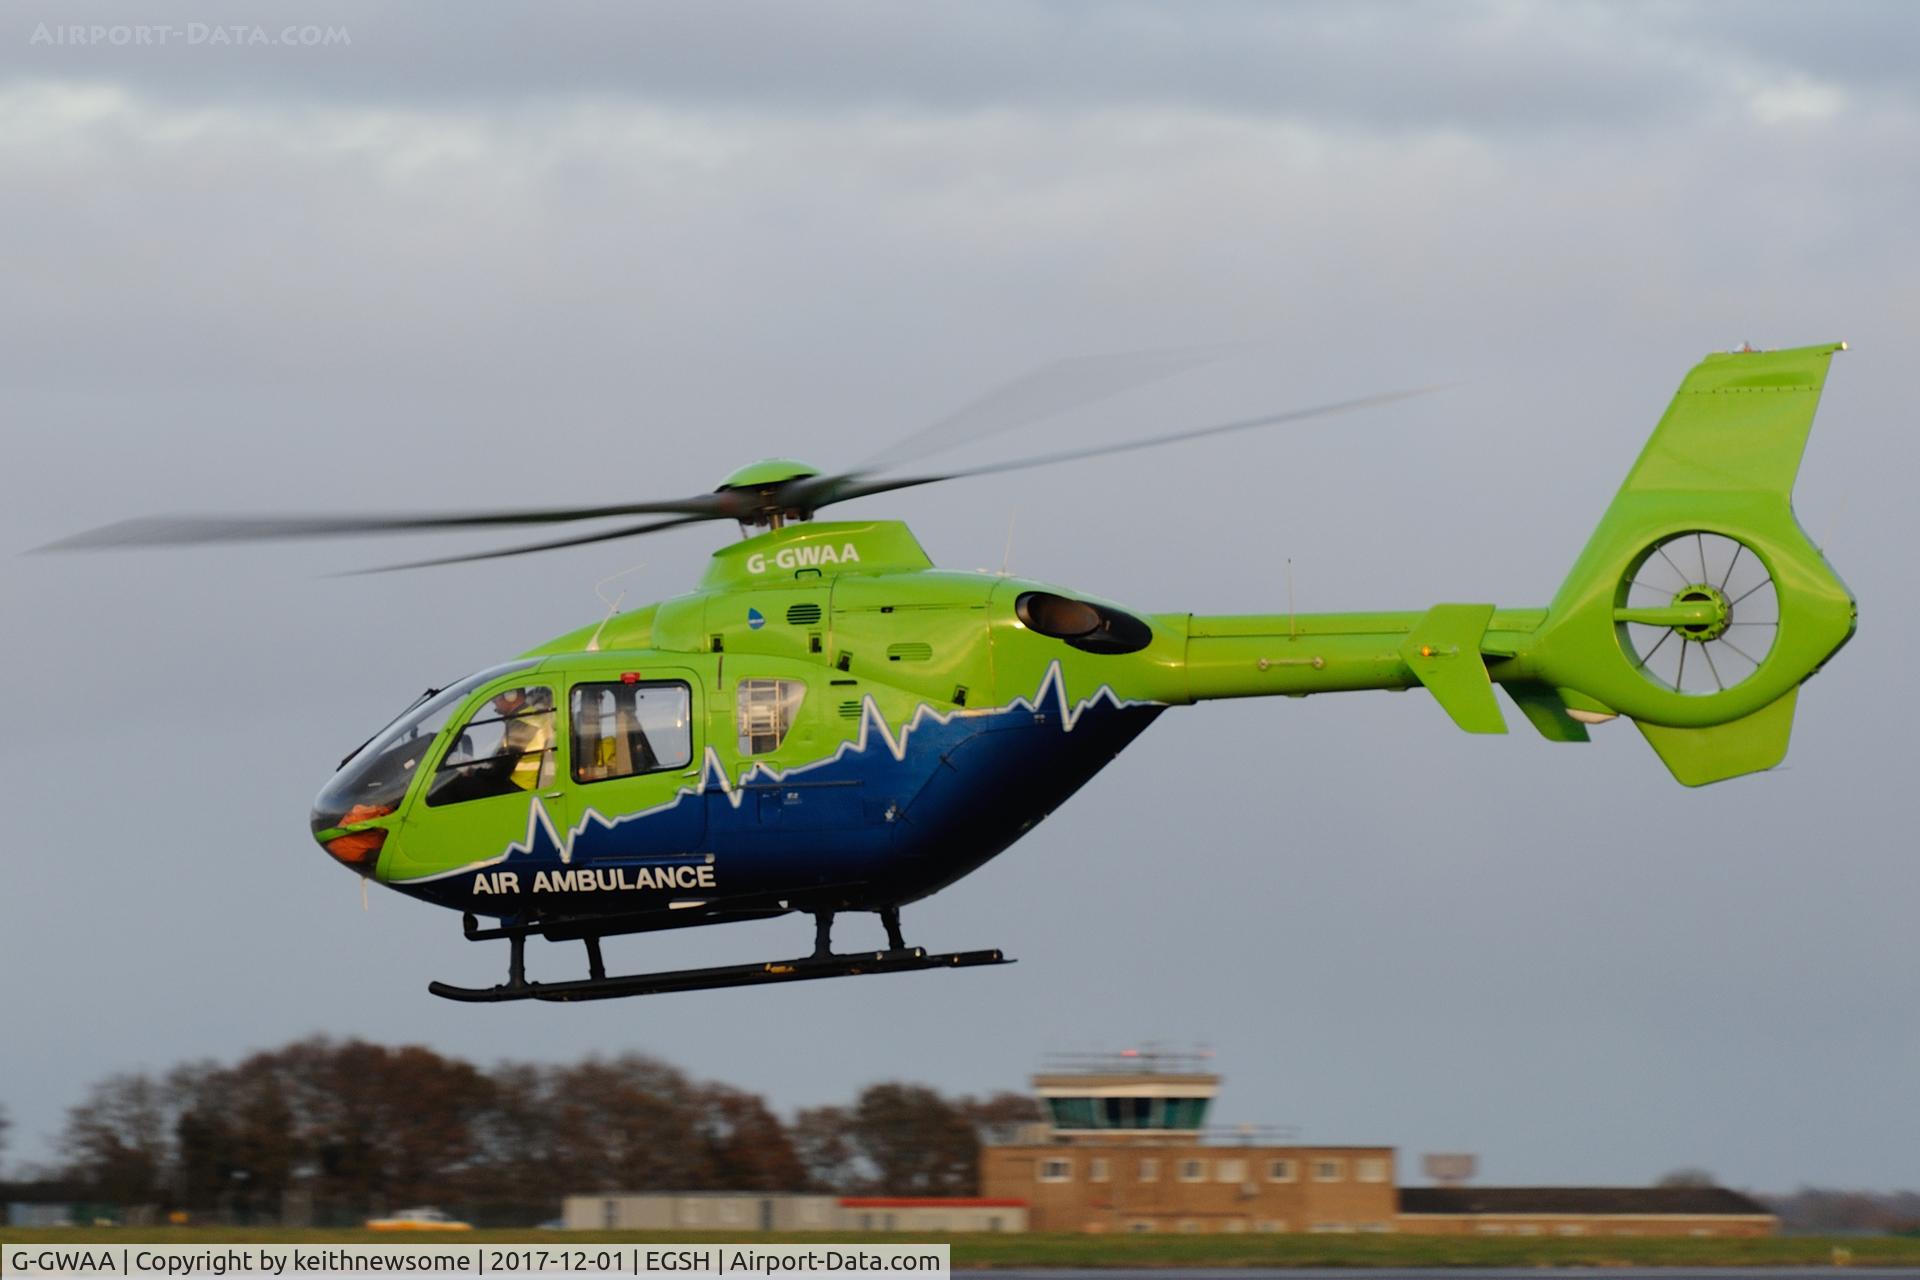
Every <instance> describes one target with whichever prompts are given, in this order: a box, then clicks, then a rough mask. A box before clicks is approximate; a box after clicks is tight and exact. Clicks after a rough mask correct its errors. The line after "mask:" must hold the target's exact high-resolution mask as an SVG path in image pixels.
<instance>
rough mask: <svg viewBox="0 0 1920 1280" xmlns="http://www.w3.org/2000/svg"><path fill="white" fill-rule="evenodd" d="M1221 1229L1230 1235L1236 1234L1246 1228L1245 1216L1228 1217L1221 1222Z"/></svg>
mask: <svg viewBox="0 0 1920 1280" xmlns="http://www.w3.org/2000/svg"><path fill="white" fill-rule="evenodd" d="M1221 1229H1222V1230H1224V1231H1225V1232H1226V1233H1227V1234H1228V1235H1230V1236H1237V1235H1239V1234H1240V1233H1241V1232H1243V1231H1245V1230H1246V1229H1247V1220H1246V1219H1245V1218H1228V1219H1227V1220H1226V1222H1225V1223H1223V1224H1222V1228H1221Z"/></svg>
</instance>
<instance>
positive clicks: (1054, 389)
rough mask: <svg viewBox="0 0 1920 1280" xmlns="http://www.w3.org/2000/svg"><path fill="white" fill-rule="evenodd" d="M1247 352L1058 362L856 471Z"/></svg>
mask: <svg viewBox="0 0 1920 1280" xmlns="http://www.w3.org/2000/svg"><path fill="white" fill-rule="evenodd" d="M1244 349H1245V344H1228V343H1220V344H1216V345H1213V346H1200V347H1169V348H1165V349H1158V350H1147V351H1115V352H1109V353H1107V354H1105V355H1092V356H1075V357H1072V358H1070V359H1066V360H1055V361H1053V362H1052V363H1050V364H1043V365H1041V366H1040V367H1038V368H1036V369H1029V370H1028V371H1027V372H1026V373H1023V374H1021V375H1020V376H1019V377H1017V378H1015V379H1013V380H1012V381H1011V382H1007V383H1003V384H1002V385H1000V386H998V387H995V388H994V389H993V390H991V391H989V392H987V393H985V394H984V395H981V396H979V397H978V398H976V399H973V400H970V401H968V402H967V403H966V404H964V405H962V406H961V407H960V408H958V409H956V410H954V411H953V412H952V413H950V414H948V415H947V416H946V417H944V418H941V419H940V420H939V421H937V422H933V423H930V424H928V425H927V426H925V427H922V428H921V429H920V430H918V431H916V432H914V433H913V434H912V435H910V436H908V437H906V438H905V439H904V440H901V441H899V442H897V443H895V444H892V445H889V446H888V447H887V448H885V449H882V450H881V451H880V452H878V453H876V454H874V455H873V456H872V457H870V458H868V459H867V460H866V461H865V462H863V463H861V464H860V465H859V466H858V467H856V468H855V470H856V471H859V472H863V473H864V472H871V471H883V470H886V469H887V468H890V467H897V466H899V465H901V464H902V463H906V462H912V461H914V460H915V459H917V458H925V457H928V456H930V455H932V454H936V453H942V452H945V451H946V450H948V449H954V448H958V447H959V446H960V445H963V444H969V443H971V442H973V441H975V440H984V439H986V438H987V437H988V436H993V435H998V434H1000V433H1001V432H1003V431H1011V430H1012V429H1013V428H1015V427H1020V426H1025V425H1026V424H1027V423H1029V422H1037V421H1039V420H1040V419H1042V418H1051V417H1053V416H1054V415H1055V414H1060V413H1065V412H1066V411H1067V410H1069V409H1079V408H1083V407H1085V406H1087V405H1090V404H1098V403H1099V402H1100V401H1102V400H1110V399H1112V398H1113V397H1114V396H1117V395H1119V394H1120V393H1121V392H1123V391H1131V390H1133V389H1134V388H1135V387H1144V386H1146V385H1148V384H1149V383H1154V382H1159V381H1161V380H1162V379H1164V378H1171V377H1173V376H1174V375H1175V374H1177V373H1185V372H1186V371H1187V370H1189V369H1197V368H1199V367H1200V366H1202V365H1207V364H1212V363H1214V362H1215V361H1217V360H1223V359H1225V358H1226V357H1228V356H1230V355H1232V354H1234V353H1235V352H1237V351H1241V350H1244Z"/></svg>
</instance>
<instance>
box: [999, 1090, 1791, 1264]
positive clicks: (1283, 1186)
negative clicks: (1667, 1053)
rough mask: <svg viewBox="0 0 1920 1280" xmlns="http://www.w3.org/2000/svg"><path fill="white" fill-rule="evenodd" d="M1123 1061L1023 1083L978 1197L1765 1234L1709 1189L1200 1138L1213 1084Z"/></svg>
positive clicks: (1235, 1225) (1162, 1227)
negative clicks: (1403, 1175)
mask: <svg viewBox="0 0 1920 1280" xmlns="http://www.w3.org/2000/svg"><path fill="white" fill-rule="evenodd" d="M1167 1065H1168V1063H1167V1060H1166V1059H1164V1058H1162V1059H1154V1058H1139V1057H1126V1058H1121V1059H1108V1060H1104V1061H1102V1062H1099V1063H1096V1064H1094V1069H1091V1070H1078V1071H1071V1072H1060V1073H1055V1074H1047V1075H1039V1076H1035V1077H1034V1080H1033V1086H1034V1092H1035V1093H1036V1094H1037V1095H1038V1096H1039V1099H1040V1101H1041V1103H1042V1105H1043V1106H1044V1108H1045V1110H1046V1114H1047V1119H1046V1121H1045V1122H1044V1123H1042V1124H1038V1125H1032V1126H1027V1127H1026V1128H1025V1129H1024V1131H1022V1132H1019V1133H1017V1134H1010V1135H1002V1136H1004V1137H1007V1138H1010V1139H1011V1140H1009V1141H1006V1142H990V1143H988V1144H987V1145H985V1146H983V1147H982V1149H981V1152H980V1193H981V1195H983V1196H986V1197H991V1198H995V1199H1000V1200H1010V1201H1020V1200H1023V1201H1025V1202H1026V1204H1027V1212H1028V1222H1029V1226H1030V1229H1031V1230H1034V1231H1135V1232H1149V1231H1152V1232H1163V1231H1185V1232H1206V1233H1214V1232H1235V1231H1276V1232H1278V1231H1285V1232H1336V1231H1337V1232H1389V1231H1391V1232H1402V1233H1406V1234H1421V1235H1482V1236H1490V1235H1522V1236H1527V1235H1554V1236H1581V1235H1616V1236H1674V1235H1691V1236H1730V1235H1731V1236H1755V1235H1773V1234H1775V1233H1776V1232H1777V1231H1778V1230H1779V1220H1778V1219H1777V1218H1775V1217H1774V1216H1773V1215H1772V1214H1770V1213H1768V1212H1767V1210H1766V1208H1765V1206H1763V1205H1761V1204H1759V1203H1758V1202H1756V1201H1754V1200H1752V1199H1751V1198H1749V1197H1747V1196H1744V1195H1741V1194H1740V1193H1738V1192H1734V1191H1728V1190H1726V1189H1725V1188H1720V1187H1466V1186H1446V1187H1431V1188H1420V1187H1410V1188H1406V1189H1404V1190H1402V1189H1401V1188H1400V1187H1399V1186H1398V1185H1397V1177H1396V1168H1395V1152H1394V1149H1393V1148H1392V1147H1381V1146H1329V1145H1324V1144H1301V1143H1294V1142H1260V1141H1255V1140H1254V1137H1255V1135H1254V1134H1252V1133H1250V1132H1248V1131H1244V1130H1241V1131H1233V1132H1229V1133H1225V1134H1221V1133H1219V1132H1218V1131H1215V1132H1214V1135H1213V1136H1214V1139H1215V1140H1213V1141H1209V1140H1208V1137H1209V1131H1208V1129H1207V1113H1208V1111H1209V1110H1210V1109H1211V1108H1212V1105H1213V1100H1214V1097H1215V1095H1216V1094H1217V1093H1218V1091H1219V1086H1220V1077H1219V1076H1217V1075H1212V1074H1209V1073H1205V1072H1197V1071H1190V1070H1166V1069H1162V1068H1164V1067H1166V1066H1167Z"/></svg>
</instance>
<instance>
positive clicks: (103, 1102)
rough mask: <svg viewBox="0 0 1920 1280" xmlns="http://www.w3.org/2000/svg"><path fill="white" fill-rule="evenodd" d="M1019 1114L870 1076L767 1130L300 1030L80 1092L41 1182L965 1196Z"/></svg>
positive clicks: (264, 1192)
mask: <svg viewBox="0 0 1920 1280" xmlns="http://www.w3.org/2000/svg"><path fill="white" fill-rule="evenodd" d="M1038 1118H1039V1112H1038V1109H1037V1107H1036V1105H1035V1104H1034V1102H1033V1101H1032V1100H1031V1099H1030V1098H1027V1097H1025V1096H1023V1095H1020V1094H1014V1093H1000V1094H995V1095H992V1096H990V1097H985V1098H974V1097H948V1096H944V1095H942V1094H940V1093H939V1092H937V1091H936V1090H933V1089H930V1088H927V1087H925V1086H922V1085H916V1084H906V1083H900V1082H889V1083H883V1084H875V1085H871V1086H869V1087H867V1088H866V1089H864V1090H862V1091H861V1093H860V1094H859V1095H858V1097H856V1098H855V1099H854V1100H853V1102H852V1103H851V1104H849V1105H847V1106H824V1107H813V1108H807V1109H803V1110H801V1111H799V1112H798V1113H796V1114H795V1115H794V1116H793V1117H792V1119H791V1120H785V1119H782V1118H781V1117H780V1116H779V1115H777V1114H776V1113H775V1112H774V1111H773V1110H772V1109H771V1108H769V1107H768V1106H767V1104H766V1102H765V1100H764V1099H762V1098H761V1097H759V1096H758V1095H756V1094H752V1093H748V1092H745V1091H743V1090H740V1089H736V1088H734V1087H732V1086H730V1085H726V1084H721V1083H718V1082H715V1081H707V1080H696V1079H693V1078H691V1077H689V1076H688V1075H687V1074H686V1073H685V1072H682V1071H680V1070H679V1069H678V1068H676V1067H673V1066H671V1065H669V1064H667V1063H665V1062H662V1061H660V1060H658V1059H656V1058H651V1057H647V1056H645V1055H642V1054H623V1055H620V1056H617V1057H608V1058H603V1057H590V1058H587V1059H585V1060H584V1061H580V1062H575V1063H570V1064H562V1065H547V1064H538V1063H528V1062H503V1063H500V1064H499V1065H497V1066H494V1067H492V1068H486V1069H483V1068H480V1067H477V1066H475V1065H474V1064H472V1063H469V1062H465V1061H462V1060H460V1059H458V1058H451V1057H447V1056H445V1055H442V1054H439V1053H436V1052H434V1051H433V1050H431V1049H427V1048H423V1047H420V1046H417V1045H408V1046H401V1047H388V1046H384V1045H378V1044H369V1043H366V1042H364V1041H360V1040H331V1039H327V1038H322V1037H316V1038H312V1039H307V1040H301V1041H297V1042H295V1043H292V1044H288V1045H285V1046H283V1047H281V1048H278V1049H271V1050H267V1051H265V1052H261V1053H256V1054H253V1055H252V1056H251V1057H248V1058H246V1059H244V1060H243V1061H241V1062H238V1063H236V1064H234V1065H231V1066H225V1065H221V1064H220V1063H217V1062H211V1061H202V1062H190V1063H183V1064H181V1065H179V1066H176V1067H174V1068H172V1069H171V1070H168V1071H165V1072H162V1073H157V1074H156V1073H150V1072H127V1073H122V1074H119V1075H114V1076H111V1077H109V1078H107V1079H105V1080H102V1081H100V1082H98V1083H96V1084H95V1085H93V1086H92V1088H91V1089H89V1090H88V1092H87V1094H86V1097H85V1098H84V1100H83V1101H82V1102H80V1104H79V1105H77V1106H75V1107H73V1108H71V1109H70V1110H69V1112H68V1115H67V1122H66V1127H65V1129H64V1131H63V1132H62V1134H61V1136H60V1141H59V1152H60V1159H61V1166H60V1167H59V1168H58V1169H57V1170H55V1171H52V1173H53V1177H52V1179H51V1181H53V1182H57V1183H59V1184H61V1185H62V1186H64V1187H66V1188H69V1189H71V1190H73V1191H75V1192H77V1193H78V1194H80V1195H82V1196H84V1197H85V1198H86V1199H88V1200H90V1201H93V1202H97V1203H103V1204H113V1205H121V1206H132V1205H140V1206H151V1207H152V1208H154V1209H155V1210H157V1211H159V1212H162V1213H165V1212H172V1211H176V1210H178V1211H185V1212H188V1213H190V1214H198V1215H203V1216H204V1215H218V1216H222V1217H229V1218H232V1219H235V1220H240V1221H273V1220H276V1219H278V1218H280V1217H282V1216H283V1214H284V1213H286V1212H287V1211H288V1206H298V1208H297V1209H296V1210H295V1211H294V1212H295V1213H296V1214H297V1215H298V1216H302V1217H309V1218H310V1220H311V1221H313V1222H314V1223H316V1224H326V1223H348V1222H356V1221H358V1220H359V1219H361V1218H364V1217H366V1216H367V1215H369V1214H373V1213H378V1212H381V1211H390V1210H393V1209H397V1208H402V1207H406V1206H410V1205H416V1204H434V1205H439V1206H441V1207H443V1208H446V1209H449V1210H452V1211H455V1212H458V1213H460V1214H462V1215H465V1216H468V1217H470V1218H471V1219H472V1220H474V1221H476V1222H480V1223H487V1224H500V1225H513V1224H520V1225H524V1224H529V1223H535V1222H540V1221H544V1220H546V1219H549V1218H552V1217H554V1216H556V1215H557V1214H558V1213H559V1210H560V1200H561V1197H562V1196H563V1195H567V1194H571V1193H591V1192H601V1191H663V1190H699V1191H814V1192H824V1193H834V1194H841V1195H848V1194H859V1193H862V1192H885V1193H887V1194H892V1195H941V1196H963V1195H973V1194H977V1192H978V1182H977V1178H978V1167H979V1160H978V1155H979V1146H980V1142H981V1138H982V1135H983V1133H986V1132H989V1131H994V1130H1006V1129H1008V1128H1010V1127H1013V1126H1018V1125H1020V1124H1023V1123H1027V1122H1030V1121H1033V1120H1037V1119H1038Z"/></svg>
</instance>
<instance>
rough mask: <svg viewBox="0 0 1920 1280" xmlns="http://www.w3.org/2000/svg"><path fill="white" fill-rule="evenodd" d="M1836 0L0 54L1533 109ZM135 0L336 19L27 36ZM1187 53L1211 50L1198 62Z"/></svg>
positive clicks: (535, 84) (1082, 17)
mask: <svg viewBox="0 0 1920 1280" xmlns="http://www.w3.org/2000/svg"><path fill="white" fill-rule="evenodd" d="M1836 8H1839V9H1841V10H1843V12H1842V13H1841V14H1840V15H1839V16H1838V17H1837V18H1836V19H1835V20H1834V22H1833V23H1832V24H1831V25H1827V24H1825V23H1810V22H1808V21H1807V20H1805V18H1804V15H1803V14H1801V13H1798V12H1796V11H1795V9H1794V8H1793V7H1792V6H1784V5H1782V6H1743V10H1742V11H1743V14H1744V15H1748V17H1747V20H1746V21H1745V22H1743V23H1740V24H1726V23H1717V22H1716V21H1714V20H1713V19H1712V16H1711V14H1710V13H1708V12H1703V11H1702V10H1699V9H1695V8H1689V7H1675V6H1667V5H1646V6H1633V5H1624V6H1623V5H1603V4H1566V5H1558V6H1552V7H1550V8H1542V7H1531V6H1523V5H1516V4H1511V3H1502V2H1497V0H1486V2H1484V3H1480V4H1474V5H1449V4H1439V3H1428V4H1415V3H1408V4H1395V5H1352V4H1334V3H1314V4H1290V5H1273V4H1260V3H1251V2H1249V3H1223V4H1213V5H1195V6H1181V7H1177V8H1176V7H1163V6H1157V5H1151V4H1145V3H1118V4H1095V3H1088V2H1075V3H1064V2H1063V3H1051V4H1047V3H1034V2H1031V0H999V2H995V3H982V4H973V5H945V6H932V7H928V6H902V5H895V4H888V3H881V2H880V0H835V2H833V3H826V4H815V5H807V6H794V5H787V4H779V3H773V2H771V0H759V2H754V3H736V4H721V5H710V4H693V3H663V4H649V5H632V6H605V5H595V4H590V3H585V2H584V0H570V2H568V3H559V4H552V5H542V6H537V7H534V6H515V7H512V8H506V9H498V8H495V9H487V10H474V9H472V8H471V7H468V6H460V5H456V4H447V3H441V4H421V5H408V6H400V7H395V6H390V5H378V4H373V3H369V2H367V0H360V2H358V3H348V4H336V5H329V6H324V7H317V6H311V5H302V4H300V3H297V0H279V2H278V3H275V4H273V5H264V6H263V5H243V4H237V3H234V0H212V2H211V3H206V4H200V5H182V6H180V7H178V8H176V9H173V10H171V11H169V10H160V11H150V10H148V9H146V8H144V7H142V8H135V7H132V6H129V5H125V4H115V3H102V2H100V0H88V2H87V3H77V4H69V5H60V6H57V7H56V6H52V5H38V6H27V7H17V8H14V9H11V10H9V11H8V13H7V15H6V17H7V22H8V25H9V27H10V28H11V29H12V32H13V38H10V39H7V40H5V41H4V42H0V74H5V75H9V76H12V77H15V78H21V77H47V76H57V77H97V78H101V79H105V80H109V81H112V82H115V83H121V84H126V85H129V86H133V87H137V88H138V89H140V90H142V91H144V92H149V93H156V94H162V95H166V96H172V97H178V98H182V99H187V100H195V99H201V100H204V99H207V98H211V97H217V96H220V95H228V94H233V95H241V96H246V97H259V98H267V99H273V98H294V99H299V98H310V99H316V100H322V101H335V102H349V101H350V102H362V103H384V104H401V103H434V102H452V103H466V104H474V103H482V102H484V103H489V104H499V103H503V102H512V101H515V100H523V101H524V100H526V99H530V98H543V97H566V98H575V97H591V96H596V95H601V96H612V97H618V98H625V99H631V100H636V101H645V102H654V103H660V104H668V105H673V106H678V107H708V108H719V109H725V110H729V111H738V110H742V109H749V110H754V109H757V110H765V111H774V112H790V111H801V112H808V111H823V112H849V111H855V112H857V111H923V112H937V113H952V112H963V111H990V110H1015V111H1076V110H1099V109H1103V108H1108V107H1113V106H1116V105H1120V104H1125V105H1128V106H1131V107H1140V106H1149V107H1157V108H1184V109H1189V110H1197V111H1219V112H1230V113H1244V114H1253V115H1279V116H1295V117H1303V118H1309V119H1312V120H1315V121H1318V122H1322V123H1325V124H1328V125H1335V126H1339V125H1346V126H1354V127H1372V128H1385V129H1417V130H1433V129H1463V130H1475V131H1490V132H1511V131H1540V130H1549V129H1556V128H1578V127H1582V126H1598V125H1602V124H1605V125H1606V126H1607V127H1619V126H1620V125H1622V124H1624V123H1626V122H1629V121H1640V122H1643V123H1645V122H1651V121H1654V120H1671V119H1674V118H1681V117H1685V116H1687V115H1689V114H1690V113H1693V112H1696V111H1698V110H1701V109H1703V108H1705V107H1708V106H1710V105H1711V104H1713V103H1715V102H1717V101H1721V100H1723V99H1724V98H1725V97H1726V96H1727V95H1728V94H1730V93H1732V94H1736V95H1737V93H1738V92H1740V86H1741V84H1742V83H1743V82H1744V81H1745V80H1747V79H1750V78H1752V77H1753V76H1761V77H1764V76H1768V75H1779V74H1785V73H1787V72H1791V71H1794V70H1801V71H1804V72H1806V73H1808V74H1815V75H1819V76H1822V77H1827V76H1832V77H1834V78H1836V79H1837V80H1838V81H1839V82H1840V83H1842V84H1845V83H1849V82H1851V81H1852V80H1853V79H1855V78H1856V77H1859V76H1867V77H1871V78H1874V79H1875V80H1876V82H1880V83H1884V82H1885V81H1886V80H1887V78H1888V77H1887V73H1888V72H1889V71H1891V70H1894V69H1896V68H1897V65H1898V62H1897V57H1898V55H1897V54H1896V53H1894V52H1892V51H1893V50H1897V49H1899V48H1900V47H1901V45H1902V40H1901V39H1900V38H1898V37H1904V38H1905V39H1906V41H1907V42H1909V43H1910V41H1911V32H1910V30H1909V27H1910V24H1908V23H1906V22H1905V21H1904V20H1903V19H1902V17H1901V13H1900V9H1899V7H1898V6H1895V5H1892V4H1887V5H1878V6H1864V5H1863V6H1836ZM1708 9H1709V10H1710V9H1711V6H1709V7H1708ZM481 15H484V16H481ZM142 22H144V23H148V24H154V23H159V22H166V23H169V24H171V25H175V26H179V27H182V28H184V27H185V26H186V24H188V23H193V22H198V23H202V24H205V25H207V26H219V25H223V24H229V23H231V24H241V25H244V26H246V27H253V26H256V25H257V26H259V27H261V28H263V29H266V30H267V31H268V32H269V33H277V32H278V31H279V30H280V29H281V28H282V26H283V25H286V24H294V23H315V24H323V25H326V26H337V27H340V28H343V29H345V30H346V31H347V32H349V33H350V35H351V38H352V45H351V47H350V51H349V50H347V49H340V48H318V49H308V48H277V47H269V48H251V47H249V48H238V49H236V48H224V47H211V46H206V45H201V46H194V47H181V46H180V42H179V39H178V38H176V40H175V43H174V45H173V46H171V47H168V48H165V49H155V48H122V47H112V46H106V47H101V46H98V45H83V46H80V47H61V46H53V47H49V46H47V45H45V44H35V43H33V42H32V36H33V33H34V32H35V31H37V30H39V28H40V27H41V25H42V24H43V23H44V24H47V25H48V26H50V27H53V28H56V29H58V28H65V27H76V26H78V27H89V26H92V25H94V24H130V23H142ZM1729 26H1732V27H1734V28H1736V30H1737V35H1736V37H1735V38H1734V39H1731V40H1730V39H1728V38H1727V28H1728V27H1729ZM1809 36H1811V39H1808V38H1807V37H1809ZM1861 36H1873V37H1876V38H1875V39H1873V40H1872V41H1871V44H1872V46H1873V47H1874V48H1875V49H1876V50H1878V52H1877V53H1875V54H1873V55H1869V56H1868V57H1867V58H1864V59H1863V58H1861V57H1860V56H1859V54H1858V53H1857V49H1856V46H1858V45H1860V44H1864V43H1867V42H1866V41H1862V40H1860V39H1858V37H1861ZM1839 50H1846V51H1847V54H1846V56H1844V57H1843V56H1839V55H1838V53H1837V52H1836V51H1839ZM1196 66H1204V67H1206V68H1207V72H1206V74H1205V75H1202V76H1196V75H1194V74H1193V68H1194V67H1196Z"/></svg>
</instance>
